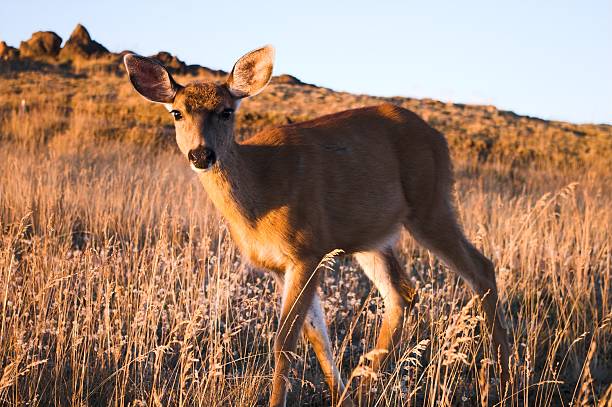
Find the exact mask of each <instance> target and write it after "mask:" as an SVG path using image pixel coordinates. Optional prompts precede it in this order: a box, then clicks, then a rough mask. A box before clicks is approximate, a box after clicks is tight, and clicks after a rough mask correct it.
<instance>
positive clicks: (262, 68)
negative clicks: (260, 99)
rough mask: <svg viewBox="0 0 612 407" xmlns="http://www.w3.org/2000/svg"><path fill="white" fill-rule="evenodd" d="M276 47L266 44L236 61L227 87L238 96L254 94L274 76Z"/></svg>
mask: <svg viewBox="0 0 612 407" xmlns="http://www.w3.org/2000/svg"><path fill="white" fill-rule="evenodd" d="M273 66H274V47H272V46H271V45H266V46H265V47H263V48H259V49H256V50H255V51H251V52H249V53H248V54H246V55H245V56H243V57H242V58H240V59H239V60H238V62H236V64H235V65H234V68H232V72H231V73H230V74H229V77H228V78H227V87H228V88H229V90H230V92H231V93H232V95H234V97H236V98H244V97H249V96H254V95H256V94H258V93H259V92H261V91H262V90H263V88H265V87H266V85H267V84H268V82H270V78H271V77H272V67H273Z"/></svg>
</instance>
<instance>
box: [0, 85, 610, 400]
mask: <svg viewBox="0 0 612 407" xmlns="http://www.w3.org/2000/svg"><path fill="white" fill-rule="evenodd" d="M6 83H9V85H7V84H6ZM32 83H36V84H38V87H36V86H33V85H32ZM41 83H43V84H47V87H46V88H44V87H43V89H47V90H46V91H43V92H40V91H38V92H37V91H36V89H40V84H41ZM3 86H10V87H11V89H13V88H15V87H18V88H20V89H21V91H20V92H14V91H13V92H11V93H10V94H9V93H4V94H5V95H8V96H3V107H2V109H3V110H2V117H1V118H0V142H1V145H0V228H1V230H2V234H1V240H0V310H1V311H0V404H4V405H24V406H25V405H29V406H30V405H34V406H46V405H61V406H83V405H95V406H98V405H100V406H101V405H110V406H144V405H147V406H148V405H152V406H166V405H176V406H186V405H219V406H224V405H231V406H252V405H265V404H266V401H267V396H268V391H269V385H270V379H271V372H272V360H273V358H272V343H273V338H274V332H275V329H276V327H277V311H276V303H277V300H278V298H277V297H278V295H277V293H276V291H275V287H274V284H273V280H272V278H271V277H270V276H269V275H267V274H266V273H264V272H262V271H259V270H251V269H250V268H249V266H248V265H247V264H246V262H245V261H244V259H242V258H241V256H240V254H239V253H238V252H237V250H236V248H235V246H234V245H233V243H232V241H231V239H230V236H229V234H228V230H227V228H226V225H225V224H224V222H223V220H222V219H220V218H219V217H218V216H217V215H216V212H215V210H214V208H213V207H212V206H211V204H210V202H209V201H208V199H207V197H206V195H205V193H204V192H203V190H202V188H201V187H200V186H199V185H198V183H197V182H196V180H195V178H194V176H193V175H192V173H191V171H190V170H189V169H188V166H187V164H186V162H185V159H184V158H183V157H180V156H179V154H178V153H177V151H176V148H175V147H174V146H173V145H172V142H171V134H172V130H171V127H170V126H171V123H170V121H169V119H168V118H164V117H163V116H162V114H163V112H162V111H161V109H159V111H158V110H155V109H154V108H153V107H151V106H148V105H146V104H144V102H141V101H140V100H139V99H138V98H136V97H134V96H133V95H132V94H131V93H128V88H127V85H126V86H124V85H123V84H122V82H121V80H120V78H111V77H106V76H99V77H84V78H82V77H78V76H75V77H65V78H64V77H59V76H57V77H56V76H52V75H47V76H45V75H40V74H35V73H24V74H22V75H15V76H14V77H10V78H8V79H7V80H6V81H5V82H4V85H3ZM291 92H296V94H295V95H294V96H295V97H299V98H303V97H305V96H304V95H303V94H298V93H297V90H295V89H293V88H290V87H288V85H283V86H281V85H278V86H276V87H273V88H272V89H271V93H272V94H271V95H268V98H274V97H276V98H277V99H278V101H282V100H289V101H292V102H291V103H290V107H287V106H288V105H283V106H285V107H286V110H282V109H280V110H277V111H274V110H267V111H266V110H263V107H261V106H259V104H260V103H264V102H262V101H254V102H253V103H252V104H251V105H250V107H249V105H247V106H246V110H245V113H244V114H243V116H241V118H240V120H241V124H240V126H241V127H240V129H241V130H242V131H243V132H244V133H245V134H247V133H249V132H252V131H254V129H256V128H257V127H258V126H264V125H266V124H270V123H275V122H283V120H287V117H289V118H295V117H298V116H299V115H303V116H304V117H311V116H312V115H313V114H314V112H309V109H310V107H309V105H308V100H309V99H308V98H306V99H305V101H303V103H302V104H300V105H299V106H298V107H296V106H295V103H294V102H295V99H294V97H293V96H291V95H292V93H291ZM313 92H319V91H318V90H316V91H315V90H313ZM320 92H323V90H321V91H320ZM306 95H308V94H306ZM330 95H331V94H330ZM330 95H328V96H326V97H332V96H333V95H331V96H330ZM262 96H263V94H262ZM338 97H339V96H338ZM24 98H25V99H26V108H21V107H20V103H21V102H20V101H21V99H24ZM360 98H362V97H358V96H356V97H355V99H354V100H353V99H351V100H348V101H347V99H346V98H342V97H339V99H338V102H337V104H336V105H333V106H334V108H335V107H337V108H341V107H344V106H345V105H354V104H360V103H364V104H365V103H366V102H367V101H368V100H370V99H367V98H365V97H363V98H365V99H363V100H361V99H360ZM4 102H6V103H4ZM403 103H406V104H409V103H413V102H411V101H405V102H403ZM414 103H417V102H414ZM300 106H301V109H300V108H299V107H300ZM260 107H261V108H262V114H264V113H265V114H266V115H267V116H261V115H260V116H256V113H253V112H254V111H256V110H257V109H258V108H260ZM283 109H285V108H283ZM289 109H297V110H295V112H293V113H291V114H288V113H286V112H287V111H289ZM452 109H463V110H465V109H467V108H459V107H452ZM452 109H451V110H452ZM266 112H267V113H266ZM279 112H280V113H279ZM475 112H476V111H475ZM421 113H423V112H421ZM425 113H426V114H425V115H426V116H428V119H431V120H433V119H435V120H438V124H439V125H440V126H442V127H444V126H446V125H447V124H444V123H446V122H443V121H441V120H442V119H440V117H443V116H444V113H443V111H442V113H441V112H440V111H438V110H435V109H434V110H432V111H429V110H427V111H425ZM249 114H250V115H251V116H248V115H249ZM470 114H472V115H474V114H476V113H474V112H472V113H470ZM483 114H484V113H483ZM491 114H492V115H493V113H491ZM448 117H449V119H448V120H450V122H449V123H455V122H456V121H457V120H458V119H456V118H455V116H453V115H450V116H448ZM435 120H433V121H435ZM483 120H484V119H483ZM517 120H519V119H517ZM520 120H522V119H520ZM440 123H441V124H440ZM485 123H486V121H485ZM434 124H435V123H434ZM514 125H515V126H517V128H519V127H520V126H521V125H520V123H514ZM530 125H532V126H534V128H536V129H537V128H538V126H540V124H533V123H532V124H530ZM466 126H467V125H466ZM472 126H477V124H474V123H473V124H472ZM500 126H501V125H500ZM542 126H546V125H545V124H542ZM550 126H553V125H550ZM554 126H557V127H563V126H565V125H564V124H556V125H554ZM567 126H569V127H571V126H572V125H567ZM520 128H521V129H523V128H522V127H520ZM555 128H556V127H555ZM504 129H505V130H504ZM456 131H457V132H459V133H461V132H463V130H461V129H459V130H456ZM474 131H476V130H474ZM482 131H484V130H482ZM501 131H508V130H507V128H506V127H503V126H502V127H501V130H500V132H501ZM559 131H560V130H559ZM572 131H573V130H572ZM580 131H584V132H585V134H586V136H584V135H583V136H580V137H582V142H584V143H586V144H585V145H575V146H574V144H571V143H573V142H574V141H573V139H572V141H571V142H570V141H566V142H564V143H563V145H564V146H565V147H563V148H565V149H566V150H567V151H565V152H564V150H563V148H561V147H559V146H557V147H555V148H553V147H550V148H551V151H554V152H555V153H554V154H557V155H559V156H558V157H556V158H555V159H552V158H550V157H549V158H546V157H544V152H545V151H546V148H547V145H551V144H552V143H550V142H548V144H546V140H548V139H544V141H542V140H540V141H537V140H536V141H534V140H532V139H529V140H528V141H525V142H522V141H521V140H522V139H521V138H520V137H517V138H515V140H514V141H515V143H516V145H518V146H519V147H520V148H524V149H526V150H529V151H532V150H533V151H537V152H538V154H535V153H533V154H532V153H530V154H531V155H528V157H530V158H529V160H526V161H521V159H518V158H517V157H519V155H518V154H517V152H516V151H514V150H513V147H512V146H510V145H508V146H506V147H505V150H504V148H502V147H501V146H500V145H503V141H500V140H498V141H496V142H495V148H497V149H500V151H499V152H498V151H497V150H495V149H490V151H489V152H488V153H487V154H488V156H487V157H483V156H482V155H479V153H478V150H474V149H475V148H476V147H474V145H467V144H466V145H465V146H464V147H462V146H463V141H462V140H475V138H473V137H472V138H468V137H466V138H461V137H459V136H457V134H455V135H452V136H450V137H449V138H451V144H453V145H454V146H455V148H454V150H453V151H454V156H455V166H456V180H457V185H456V187H457V197H458V208H459V212H460V215H461V218H462V221H463V224H464V227H465V230H466V233H467V235H468V236H469V237H470V238H471V239H472V240H473V241H474V242H475V243H476V245H477V246H478V247H479V248H481V249H482V250H483V251H484V252H485V253H486V254H487V256H489V257H490V258H491V259H492V260H493V261H494V262H495V264H496V268H497V279H498V284H499V286H500V291H501V297H502V304H501V307H502V308H503V309H504V311H505V312H506V314H507V317H508V321H507V323H508V331H509V334H510V335H511V338H512V344H513V350H514V356H513V360H512V364H511V369H512V373H513V374H512V377H513V380H512V382H511V384H510V389H509V391H508V392H507V393H505V394H504V393H503V392H501V389H499V384H498V382H497V380H496V379H495V376H494V375H493V372H492V369H491V367H492V365H494V364H495V361H493V360H491V359H490V352H489V346H490V345H489V341H488V338H487V335H486V334H485V331H484V326H483V321H482V317H481V313H480V312H479V309H478V307H479V304H478V301H474V300H473V299H472V295H471V292H470V291H469V289H467V288H466V286H465V285H464V284H463V283H462V282H461V281H460V280H459V279H458V278H457V277H456V276H454V275H453V274H452V273H450V272H449V271H448V270H447V269H446V267H445V266H444V265H442V264H441V263H440V262H438V260H437V259H436V258H434V257H433V256H432V255H430V254H429V253H428V252H427V251H425V250H422V249H420V248H419V247H418V246H417V245H416V244H415V242H414V241H413V240H412V239H411V238H410V236H408V235H404V236H402V238H401V241H400V244H399V246H398V253H399V255H400V258H401V261H402V262H403V263H404V265H405V267H406V269H407V271H408V272H409V273H410V276H411V278H412V279H413V280H414V282H415V284H416V285H417V287H418V288H419V297H418V302H417V303H416V305H415V307H414V309H413V311H412V312H411V314H410V318H409V319H408V321H407V323H406V325H405V327H404V332H403V343H404V345H403V347H402V357H401V360H400V362H399V363H397V364H395V365H394V366H392V367H391V368H390V369H389V370H388V371H387V372H385V373H383V374H379V375H378V377H377V378H376V389H375V391H374V392H372V393H371V394H370V395H369V399H367V400H361V405H377V406H396V405H409V406H421V405H424V406H439V405H481V406H487V405H511V406H522V405H538V406H547V405H570V403H571V404H572V405H602V406H603V405H610V404H611V403H612V385H611V376H610V374H611V370H612V356H611V355H612V349H611V346H610V343H612V340H611V339H612V328H611V323H612V321H611V319H612V313H611V308H610V307H611V304H612V301H611V299H612V296H611V291H610V290H611V287H610V284H611V281H612V280H611V278H610V277H611V270H610V269H611V265H612V259H611V247H612V241H611V237H610V229H611V227H612V222H611V220H612V219H611V213H612V211H611V209H610V198H611V192H612V187H611V186H610V183H609V181H608V180H609V179H610V175H611V173H612V171H610V166H609V164H610V158H611V156H610V155H609V150H606V148H607V147H606V146H607V145H608V143H609V139H608V138H607V137H608V136H607V135H606V133H605V131H606V130H605V129H604V134H603V135H601V129H598V130H597V131H595V132H594V133H593V134H590V133H588V132H589V130H585V129H582V130H580ZM542 132H543V134H544V133H546V130H542ZM462 134H464V135H465V134H470V133H469V131H465V132H463V133H462ZM533 136H534V137H538V133H537V132H536V133H535V134H534V135H533ZM487 137H488V136H487ZM542 137H543V138H545V137H548V135H546V136H545V135H543V136H542ZM559 137H560V139H563V140H566V135H565V134H564V135H562V136H559ZM167 138H170V142H168V143H159V141H160V140H164V139H167ZM145 140H146V141H145ZM453 140H454V141H453ZM567 140H569V138H568V139H567ZM589 140H591V141H589ZM592 140H595V141H592ZM549 141H550V140H549ZM538 142H539V143H540V146H539V147H537V148H536V147H533V146H534V145H536V144H537V143H538ZM506 143H508V140H506ZM521 143H522V144H521ZM485 145H486V143H485ZM568 146H569V147H568ZM597 146H604V147H601V148H600V150H599V151H592V150H593V149H594V148H595V147H597ZM570 147H571V148H570ZM530 149H531V150H530ZM464 152H466V153H465V154H463V153H464ZM540 153H541V154H540ZM551 154H552V153H551ZM563 154H565V155H563ZM539 156H541V158H538V157H539ZM563 157H565V158H564V159H563ZM585 157H590V160H589V159H587V158H585ZM321 289H322V291H323V297H324V299H325V300H324V305H325V309H326V313H327V318H328V323H329V326H330V333H331V337H332V342H333V347H334V353H335V355H336V358H337V361H338V363H339V365H340V366H341V371H342V374H343V375H344V377H345V378H348V376H349V374H350V372H351V371H352V370H353V369H354V368H356V367H359V366H360V364H362V363H363V359H362V358H361V356H362V355H363V354H364V353H367V352H368V351H369V350H370V349H371V348H372V346H373V344H374V343H375V338H376V334H377V329H378V327H379V324H380V319H381V311H382V308H383V304H382V301H381V299H380V298H379V296H378V294H377V292H376V291H375V289H373V287H372V285H371V284H370V283H369V282H368V281H367V279H366V278H365V277H364V276H363V275H362V273H360V271H359V270H358V267H357V266H356V264H355V263H353V262H352V261H351V260H350V259H345V258H340V259H338V260H337V262H336V265H335V266H334V267H333V269H332V270H327V271H326V272H325V277H324V279H323V285H322V288H321ZM298 356H299V360H298V363H297V364H296V366H295V369H293V371H292V378H293V381H292V383H293V390H292V392H291V395H290V399H289V403H290V404H291V405H312V406H313V405H328V404H329V402H330V398H329V392H328V390H327V388H326V386H325V385H324V384H323V382H324V381H323V378H322V376H321V373H320V371H319V369H318V366H317V362H316V359H315V357H314V355H313V352H312V351H311V350H310V349H309V348H308V346H307V344H306V343H305V342H302V344H301V345H300V347H299V349H298ZM361 372H362V373H363V374H370V372H368V371H367V368H366V367H365V366H364V367H362V369H361Z"/></svg>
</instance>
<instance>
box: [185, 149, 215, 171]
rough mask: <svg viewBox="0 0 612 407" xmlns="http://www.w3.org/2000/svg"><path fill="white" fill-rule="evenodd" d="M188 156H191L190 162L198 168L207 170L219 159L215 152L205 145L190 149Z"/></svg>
mask: <svg viewBox="0 0 612 407" xmlns="http://www.w3.org/2000/svg"><path fill="white" fill-rule="evenodd" d="M187 158H189V162H191V164H192V165H193V166H194V167H195V168H197V169H198V170H207V169H209V168H210V167H212V166H213V164H214V163H215V161H217V156H216V155H215V152H214V151H213V150H211V149H210V148H206V147H204V146H199V147H198V148H194V149H193V150H191V151H189V153H188V154H187Z"/></svg>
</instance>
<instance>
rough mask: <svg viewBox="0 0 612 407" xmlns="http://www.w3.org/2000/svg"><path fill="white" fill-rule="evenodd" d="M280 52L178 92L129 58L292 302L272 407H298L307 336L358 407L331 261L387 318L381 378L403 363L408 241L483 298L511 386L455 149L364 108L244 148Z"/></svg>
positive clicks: (250, 56) (278, 342)
mask: <svg viewBox="0 0 612 407" xmlns="http://www.w3.org/2000/svg"><path fill="white" fill-rule="evenodd" d="M274 58H275V50H274V48H273V47H272V46H270V45H267V46H264V47H262V48H258V49H255V50H253V51H251V52H248V53H247V54H245V55H244V56H242V57H241V58H240V59H238V61H237V62H236V63H235V64H234V66H233V68H232V70H231V72H230V73H229V74H228V76H227V79H226V81H225V82H224V83H216V82H213V81H192V82H191V83H188V84H186V85H181V84H179V83H177V82H176V81H175V80H174V78H173V77H172V75H171V74H170V72H169V71H168V70H167V69H166V68H165V67H164V66H163V65H162V64H160V63H159V62H157V61H155V60H153V59H150V58H147V57H143V56H140V55H137V54H131V53H130V54H126V55H125V56H124V65H125V68H126V70H127V73H128V77H129V80H130V82H131V84H132V85H133V87H134V88H135V90H136V91H137V92H138V93H139V94H140V95H141V96H143V97H144V98H145V99H147V100H149V101H151V102H155V103H158V104H162V105H163V106H165V108H166V109H167V110H168V111H169V112H170V114H171V115H172V117H173V118H174V124H175V133H176V142H177V144H178V147H179V149H180V151H181V153H182V155H184V156H185V158H186V159H187V162H188V163H189V165H190V167H191V169H192V170H193V171H194V172H195V173H196V174H197V177H198V178H199V181H200V183H201V184H202V185H203V187H204V189H205V191H206V193H207V195H208V197H209V199H210V200H211V201H212V203H213V205H214V207H215V208H216V210H217V211H218V212H220V214H221V215H222V217H223V218H224V219H225V221H226V222H227V224H228V227H229V230H230V234H231V236H232V239H233V241H234V242H235V244H236V245H237V247H238V248H239V250H240V252H241V253H242V255H243V256H244V257H245V258H246V259H248V261H250V263H251V264H252V265H253V266H254V267H257V268H263V269H267V270H270V271H271V272H272V273H273V275H274V277H275V279H276V281H277V283H278V287H279V291H280V292H281V304H280V317H279V321H278V324H279V325H278V330H277V332H276V337H275V340H274V345H273V346H274V372H273V375H272V388H271V394H270V397H269V405H270V406H285V405H286V402H287V393H288V380H289V379H288V377H289V369H290V366H291V363H292V356H291V355H292V354H293V353H294V351H295V350H296V347H297V342H298V340H299V337H300V336H301V334H302V332H303V334H304V336H305V338H306V339H307V340H308V341H309V342H310V344H311V345H312V348H313V349H314V353H315V355H316V357H317V360H318V362H319V365H320V368H321V369H322V371H323V374H324V377H325V381H326V382H327V384H328V386H329V388H330V390H331V393H332V400H334V402H336V403H339V404H342V405H344V406H350V405H353V402H352V400H351V397H350V395H347V394H346V393H347V391H346V385H345V383H344V382H343V379H342V377H341V375H340V373H339V369H338V367H337V366H336V364H335V361H334V355H333V352H332V348H331V345H330V338H329V334H328V330H327V325H326V319H325V314H324V309H323V307H322V303H321V297H320V294H319V291H318V286H319V283H320V275H321V271H320V270H319V268H318V267H317V266H318V264H319V262H320V260H321V259H322V258H323V257H324V256H325V255H326V254H327V253H330V252H332V251H333V250H336V249H341V250H343V251H344V253H345V254H346V255H352V256H353V257H354V258H355V259H356V260H357V262H358V263H359V265H360V266H361V268H362V269H363V272H364V273H365V274H366V276H367V277H368V278H369V279H370V280H371V282H372V284H373V285H374V286H375V287H376V288H377V289H378V291H379V292H380V295H381V297H382V299H383V303H384V305H385V311H384V314H383V316H382V322H381V327H380V331H379V336H378V338H377V340H376V345H375V350H376V352H371V353H373V354H374V357H373V358H372V360H371V366H370V367H371V368H372V369H374V371H380V370H382V369H383V368H384V366H385V365H386V364H387V363H388V361H389V360H391V358H392V355H393V354H396V353H397V348H398V347H399V345H400V343H399V339H400V334H401V331H402V326H403V324H404V320H405V317H406V315H407V313H408V312H409V311H410V309H411V306H412V304H413V303H414V300H415V296H416V290H415V285H414V284H413V282H412V280H411V279H410V278H409V275H408V273H407V272H406V271H405V270H404V269H403V268H402V266H401V265H400V263H399V260H398V258H397V255H396V254H395V248H394V246H395V243H396V241H397V240H398V238H399V236H400V232H401V231H402V230H406V231H407V232H408V233H409V234H410V235H411V236H412V237H413V238H414V239H415V240H416V241H417V242H418V243H419V244H420V245H421V246H422V247H424V248H426V249H427V250H429V251H430V252H432V253H433V254H435V255H436V256H437V257H439V258H440V259H441V260H442V261H443V262H444V263H446V265H448V266H449V268H450V269H452V270H453V271H454V272H456V273H457V274H458V275H459V276H460V277H461V278H462V279H463V280H464V281H465V282H467V284H468V285H469V286H470V288H471V289H472V290H473V292H474V293H475V294H476V295H477V296H479V297H480V300H481V305H482V310H483V311H484V313H485V316H486V318H485V319H486V326H487V329H488V332H489V334H490V335H491V338H492V343H493V347H492V348H493V352H494V355H497V356H496V357H497V358H498V362H499V365H500V366H501V379H502V382H504V381H507V380H508V370H509V368H508V364H509V357H510V347H509V344H508V339H507V336H506V332H505V322H504V316H503V313H502V311H501V310H500V309H498V306H497V305H498V299H499V295H498V289H497V285H496V280H495V267H494V265H493V263H492V262H491V261H490V260H489V259H488V258H487V257H485V256H484V255H483V254H482V253H481V252H480V251H479V250H478V249H476V248H475V246H474V245H473V244H472V243H470V241H469V240H468V239H467V238H466V236H465V235H464V233H463V230H462V227H461V226H460V224H459V222H458V217H457V214H456V210H455V204H454V181H453V171H452V163H451V159H450V154H449V148H448V144H447V141H446V139H445V137H444V136H443V135H442V134H441V133H440V132H438V131H437V130H435V129H434V128H433V127H431V126H429V125H428V124H427V123H426V122H425V121H424V120H423V119H421V118H420V117H419V116H418V115H417V114H415V113H413V112H412V111H410V110H407V109H404V108H401V107H399V106H395V105H393V104H388V103H387V104H381V105H379V106H371V107H363V108H357V109H352V110H346V111H342V112H339V113H334V114H329V115H326V116H322V117H318V118H315V119H313V120H309V121H304V122H300V123H292V124H288V125H284V126H278V127H273V128H268V129H265V130H263V131H261V132H259V133H257V134H255V135H253V136H252V137H250V138H248V139H246V140H244V141H241V142H239V141H237V140H236V138H235V135H234V126H235V116H236V114H235V113H236V110H237V109H238V106H239V104H240V102H241V100H242V99H244V98H248V97H253V96H255V95H257V94H258V93H260V92H261V91H262V90H263V89H264V88H265V87H266V86H267V85H268V83H269V82H270V79H271V77H272V71H273V64H274Z"/></svg>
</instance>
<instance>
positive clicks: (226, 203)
mask: <svg viewBox="0 0 612 407" xmlns="http://www.w3.org/2000/svg"><path fill="white" fill-rule="evenodd" d="M252 164H253V163H249V162H248V160H247V158H246V157H244V154H243V152H242V151H241V148H240V146H239V145H238V144H237V143H233V145H232V146H231V147H230V148H229V149H228V151H227V152H226V154H224V156H223V158H222V159H221V160H220V161H219V162H218V164H217V165H216V166H215V167H214V168H213V169H212V170H211V171H209V172H206V173H203V174H201V175H200V180H201V182H202V184H203V186H204V189H205V190H206V192H207V194H208V196H209V197H210V199H211V200H212V202H213V204H214V205H215V207H216V208H217V210H218V211H220V212H221V214H222V215H223V217H224V218H225V219H226V220H227V221H228V222H229V223H230V225H231V226H232V227H237V228H240V227H243V226H249V225H253V224H254V223H255V222H256V221H257V218H258V217H259V216H260V215H261V214H259V213H257V210H256V208H257V205H256V203H257V202H256V200H257V198H256V195H255V194H254V192H255V191H257V188H258V185H257V181H258V177H257V176H256V174H255V172H254V169H253V168H252Z"/></svg>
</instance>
